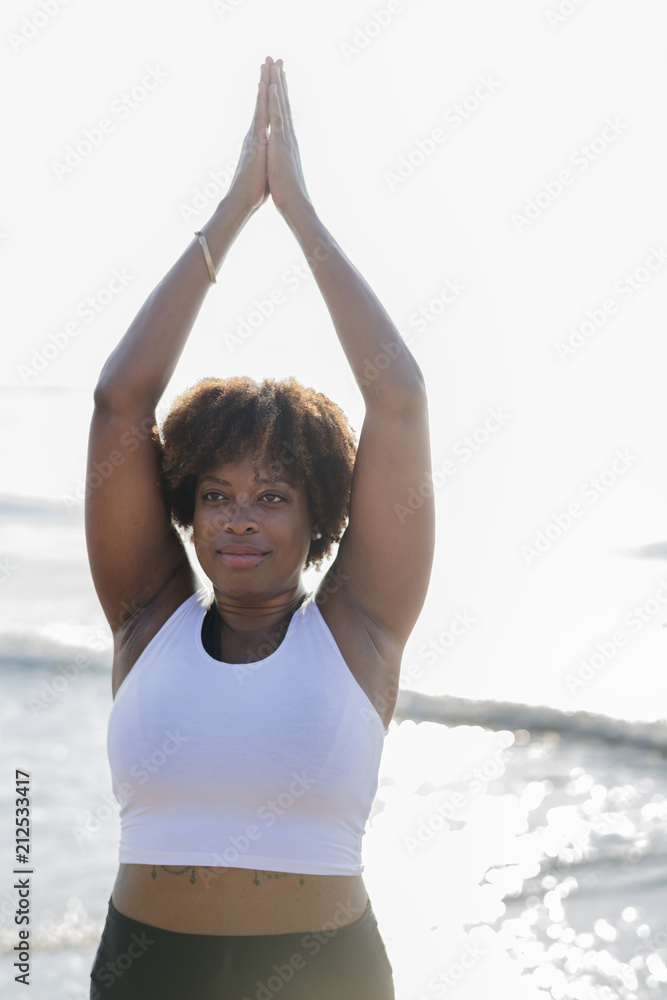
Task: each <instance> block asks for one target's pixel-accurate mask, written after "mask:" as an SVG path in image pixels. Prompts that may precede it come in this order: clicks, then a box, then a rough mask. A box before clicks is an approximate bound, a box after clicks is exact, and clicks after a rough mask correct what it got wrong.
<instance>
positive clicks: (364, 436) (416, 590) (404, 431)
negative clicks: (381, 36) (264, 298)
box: [267, 60, 435, 647]
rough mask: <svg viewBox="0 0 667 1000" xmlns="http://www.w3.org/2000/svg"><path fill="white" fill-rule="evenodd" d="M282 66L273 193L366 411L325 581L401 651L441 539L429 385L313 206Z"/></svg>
mask: <svg viewBox="0 0 667 1000" xmlns="http://www.w3.org/2000/svg"><path fill="white" fill-rule="evenodd" d="M280 63H281V61H280V60H278V63H277V64H276V65H275V66H274V67H272V69H271V85H270V87H269V115H270V124H271V133H270V137H269V144H268V150H267V169H268V178H269V187H270V190H271V195H272V198H273V200H274V202H275V203H276V207H277V208H278V210H279V211H280V213H281V214H282V215H283V217H284V219H285V221H286V222H287V224H288V226H289V227H290V229H291V230H292V232H293V233H294V235H295V237H296V239H297V240H298V242H299V244H300V246H301V248H302V250H303V252H304V254H305V255H306V256H307V257H308V258H314V260H316V261H317V266H316V267H314V268H313V272H314V277H315V280H316V282H317V284H318V287H319V289H320V291H321V293H322V296H323V298H324V300H325V303H326V305H327V308H328V310H329V313H330V315H331V319H332V322H333V325H334V328H335V330H336V333H337V335H338V338H339V341H340V343H341V346H342V348H343V350H344V352H345V354H346V357H347V359H348V362H349V363H350V367H351V368H352V372H353V374H354V377H355V379H356V382H357V385H358V386H359V388H360V390H361V393H362V395H363V398H364V403H365V408H366V412H365V417H364V422H363V426H362V429H361V433H360V436H359V446H358V449H357V456H356V461H355V466H354V475H353V480H352V494H351V500H350V515H349V523H348V527H347V529H346V531H345V533H344V535H343V538H342V539H341V543H340V546H339V549H338V554H337V557H336V560H335V562H334V564H333V566H332V567H331V569H330V571H329V575H330V577H331V579H332V580H333V581H336V585H337V586H338V587H340V589H341V590H342V591H343V592H344V594H345V596H346V598H347V599H348V601H349V602H350V604H351V605H352V606H353V607H354V608H359V609H361V610H362V611H363V612H365V614H366V616H367V617H368V618H369V619H370V621H371V623H372V624H373V625H374V626H379V627H380V628H381V629H382V631H383V633H384V634H386V635H387V636H388V637H390V638H392V639H394V640H395V641H396V644H397V646H400V647H402V646H403V645H404V644H405V642H406V641H407V638H408V636H409V635H410V632H411V631H412V629H413V628H414V625H415V622H416V621H417V618H418V617H419V613H420V611H421V609H422V606H423V603H424V599H425V596H426V592H427V588H428V582H429V579H430V574H431V566H432V561H433V549H434V538H435V514H434V506H435V505H434V500H433V483H432V481H431V480H430V479H429V475H430V472H431V456H430V444H429V425H428V408H427V399H426V391H425V385H424V378H423V375H422V372H421V370H420V368H419V366H418V364H417V362H416V360H415V358H414V357H413V356H412V354H411V353H410V351H409V350H408V348H407V346H406V344H405V342H404V341H403V339H402V337H401V336H400V334H399V332H398V330H397V329H396V327H395V325H394V323H393V322H392V320H391V319H390V317H389V315H388V314H387V312H386V310H385V309H384V307H383V306H382V304H381V303H380V301H379V300H378V298H377V296H376V295H375V293H374V292H373V291H372V289H371V288H370V287H369V285H368V284H367V282H366V281H365V280H364V278H363V277H362V276H361V274H360V273H359V271H357V269H356V268H355V267H354V265H353V264H352V263H351V262H350V261H349V260H348V258H347V257H346V256H345V254H344V253H343V251H342V250H341V248H340V247H339V245H338V244H337V243H336V241H335V240H334V239H333V237H332V236H331V234H330V232H329V231H328V230H327V229H326V227H325V226H324V225H323V223H322V222H321V221H320V219H319V217H318V215H317V213H316V211H315V208H314V207H313V204H312V202H311V200H310V198H309V196H308V193H307V191H306V186H305V183H304V180H303V172H302V169H301V162H300V157H299V151H298V145H297V141H296V136H295V133H294V125H293V122H292V115H291V111H290V106H289V98H288V94H287V87H286V83H285V75H284V70H283V67H282V65H281V64H280ZM318 349H319V348H318ZM325 589H326V587H325ZM370 631H372V629H371V630H370Z"/></svg>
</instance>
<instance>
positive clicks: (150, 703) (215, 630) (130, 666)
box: [86, 57, 434, 1000]
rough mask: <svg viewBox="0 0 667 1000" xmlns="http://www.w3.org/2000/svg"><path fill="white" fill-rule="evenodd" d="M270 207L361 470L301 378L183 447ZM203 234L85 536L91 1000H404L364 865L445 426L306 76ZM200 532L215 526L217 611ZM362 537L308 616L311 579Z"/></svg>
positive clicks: (101, 420)
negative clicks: (317, 174) (106, 797)
mask: <svg viewBox="0 0 667 1000" xmlns="http://www.w3.org/2000/svg"><path fill="white" fill-rule="evenodd" d="M269 194H270V195H271V197H272V198H273V202H274V204H275V206H276V208H277V209H278V211H279V212H280V214H281V215H282V216H283V218H284V219H285V221H286V222H287V224H288V225H289V227H290V229H291V230H292V232H293V233H294V235H295V236H296V238H297V240H298V242H299V245H300V246H301V248H302V250H303V251H304V254H305V256H306V258H307V259H309V260H312V261H313V264H312V267H313V271H314V276H315V279H316V281H317V284H318V287H319V288H320V291H321V292H322V295H323V296H324V299H325V302H326V305H327V307H328V309H329V312H330V314H331V317H332V321H333V324H334V327H335V329H336V333H337V335H338V337H339V340H340V343H341V345H342V347H343V350H344V351H345V354H346V356H347V359H348V361H349V363H350V365H351V367H352V371H353V373H354V376H355V378H356V380H357V383H358V385H359V387H360V389H361V392H362V394H363V398H364V402H365V417H364V422H363V427H362V430H361V434H360V439H359V445H358V448H357V449H355V447H354V441H353V438H352V433H351V431H350V428H349V426H348V424H347V421H346V419H345V417H344V415H343V414H342V411H340V409H339V408H338V407H337V406H336V405H335V404H334V403H332V402H331V401H330V400H328V399H327V398H326V397H324V396H322V395H321V394H320V393H316V392H314V391H313V390H309V389H305V388H304V387H303V386H300V385H299V384H298V383H296V382H295V381H294V380H293V379H286V380H283V381H282V382H275V381H274V380H271V379H266V380H264V382H263V383H262V384H261V385H259V386H258V385H257V384H256V383H254V382H253V381H252V380H250V379H247V378H242V377H237V378H228V379H226V380H220V379H203V380H202V381H201V382H199V383H198V384H197V385H196V386H195V387H194V388H192V389H190V390H188V391H187V392H186V393H184V394H183V395H182V396H181V397H179V399H178V400H177V401H176V403H175V404H174V406H173V408H172V410H171V411H170V413H169V415H168V417H167V419H166V421H165V423H164V425H163V428H162V436H163V440H160V438H159V436H158V434H157V429H156V428H155V427H154V424H155V409H156V406H157V403H158V402H159V400H160V398H161V396H162V394H163V392H164V390H165V387H166V385H167V383H168V381H169V379H170V377H171V375H172V373H173V371H174V368H175V366H176V364H177V362H178V359H179V357H180V354H181V351H182V350H183V347H184V345H185V342H186V339H187V337H188V334H189V332H190V330H191V328H192V326H193V324H194V321H195V318H196V316H197V313H198V311H199V309H200V307H201V305H202V302H203V299H204V296H205V294H206V292H207V291H208V288H209V285H210V284H211V283H213V282H214V281H215V272H217V271H218V270H219V268H220V267H221V265H222V262H223V261H224V258H225V256H226V254H227V251H228V250H229V247H230V246H231V243H232V241H233V240H234V238H235V237H236V236H237V235H238V233H239V232H240V230H241V229H242V227H243V225H244V224H245V223H246V222H247V220H248V219H249V218H250V216H251V215H252V214H253V213H254V212H256V211H257V209H258V208H259V207H260V206H261V205H263V204H264V202H265V201H266V199H267V198H268V196H269ZM201 234H202V237H203V241H202V240H201V239H200V238H198V239H195V240H193V241H192V243H191V244H190V246H189V247H188V249H187V250H186V251H185V252H184V253H183V255H182V256H181V257H180V259H179V260H178V261H177V262H176V264H175V265H174V266H173V267H172V269H171V270H170V271H169V273H168V274H167V275H166V277H165V278H164V279H163V280H162V282H160V284H159V285H158V286H157V287H156V289H155V290H154V291H153V292H152V294H151V295H150V296H149V298H148V299H147V301H146V302H145V303H144V305H143V307H142V308H141V310H140V311H139V313H138V315H137V317H136V318H135V320H134V322H133V323H132V325H131V326H130V328H129V329H128V331H127V333H126V334H125V336H124V337H123V339H122V340H121V341H120V343H119V345H118V346H117V348H116V349H115V350H114V351H113V353H112V354H111V355H110V357H109V359H108V360H107V362H106V364H105V366H104V368H103V370H102V373H101V375H100V378H99V381H98V384H97V387H96V390H95V410H94V415H93V418H92V423H91V430H90V442H89V455H88V462H89V465H88V470H89V490H88V498H87V503H86V537H87V543H88V550H89V556H90V565H91V571H92V574H93V579H94V583H95V587H96V589H97V593H98V596H99V599H100V602H101V604H102V607H103V610H104V613H105V615H106V617H107V619H108V621H109V624H110V626H111V629H112V631H113V636H114V660H113V674H112V687H113V695H114V699H115V700H114V704H113V706H112V710H111V713H110V718H109V745H108V748H109V759H110V764H111V770H112V778H113V786H114V792H115V794H116V796H117V798H118V800H119V802H120V804H121V847H120V855H119V860H120V862H121V863H120V867H119V871H118V877H117V879H116V882H115V884H114V887H113V890H112V894H111V898H110V900H109V911H108V915H107V921H106V924H105V928H104V932H103V935H102V939H101V941H100V946H99V949H98V952H97V955H96V958H95V962H94V964H93V969H92V970H91V997H96V998H99V997H109V998H120V997H122V998H137V997H144V998H147V997H155V998H158V997H159V998H160V1000H169V998H171V997H174V998H176V997H178V1000H184V998H187V1000H209V998H210V1000H213V998H223V997H224V998H226V1000H237V998H238V1000H242V998H244V1000H255V998H262V1000H266V998H268V997H272V996H274V995H278V994H279V995H280V997H281V1000H296V998H308V1000H315V998H317V1000H329V998H330V1000H334V998H336V1000H338V998H343V997H344V998H345V1000H357V998H359V1000H361V998H362V997H363V998H364V1000H390V998H392V997H393V996H394V988H393V979H392V968H391V965H390V962H389V960H388V957H387V954H386V951H385V948H384V944H383V942H382V939H381V937H380V934H379V930H378V926H377V922H376V920H375V917H374V914H373V910H372V907H371V904H370V900H369V898H368V893H367V891H366V889H365V886H364V882H363V879H362V877H361V872H362V870H363V868H362V865H361V863H360V858H361V853H360V844H361V837H362V835H363V828H364V825H365V823H366V821H367V819H368V815H369V813H370V809H371V805H372V801H373V796H374V794H375V791H376V789H377V780H378V779H377V775H378V767H379V762H380V755H381V752H382V745H383V738H384V735H385V734H386V731H387V729H388V726H389V722H390V720H391V717H392V713H393V710H394V707H395V703H396V696H397V693H398V678H399V670H400V664H401V654H402V650H403V648H404V646H405V643H406V641H407V639H408V636H409V635H410V633H411V631H412V629H413V627H414V624H415V622H416V620H417V617H418V615H419V612H420V610H421V608H422V605H423V601H424V598H425V594H426V590H427V585H428V580H429V576H430V571H431V562H432V553H433V542H434V517H433V503H432V499H431V496H430V494H432V487H431V483H430V481H429V478H428V473H429V469H430V454H429V438H428V418H427V403H426V395H425V390H424V381H423V377H422V374H421V372H420V370H419V367H418V366H417V364H416V362H415V360H414V358H413V357H412V355H411V354H410V352H409V351H408V350H407V348H406V347H405V345H404V343H403V341H402V339H401V337H400V335H399V334H398V331H397V330H396V328H395V326H394V324H393V323H392V322H391V320H390V319H389V317H388V315H387V313H386V312H385V310H384V309H383V307H382V305H381V304H380V302H379V301H378V300H377V298H376V297H375V295H374V294H373V292H372V291H371V289H370V288H369V287H368V285H367V284H366V282H365V281H364V279H363V278H362V277H361V275H360V274H359V273H358V272H357V271H356V269H355V268H354V267H353V266H352V265H351V263H350V262H349V261H348V259H347V258H346V257H345V255H344V254H343V252H342V250H341V249H340V248H339V247H338V245H337V244H336V243H335V241H334V240H333V238H332V237H331V235H330V233H329V232H328V230H327V229H326V228H325V227H324V225H323V224H322V222H321V221H320V220H319V218H318V216H317V214H316V212H315V209H314V207H313V204H312V202H311V200H310V197H309V195H308V193H307V190H306V185H305V182H304V178H303V173H302V169H301V163H300V157H299V150H298V146H297V141H296V137H295V134H294V126H293V122H292V116H291V111H290V105H289V100H288V96H287V89H286V84H285V74H284V70H283V65H282V60H277V61H276V62H274V61H273V60H272V59H271V58H270V57H269V58H267V59H266V61H265V63H264V64H263V65H262V67H261V79H260V82H259V86H258V94H257V103H256V108H255V113H254V117H253V122H252V125H251V127H250V130H249V131H248V134H247V136H246V138H245V140H244V144H243V147H242V150H241V156H240V159H239V164H238V167H237V170H236V173H235V175H234V178H233V180H232V183H231V186H230V189H229V191H228V193H227V195H226V196H225V197H224V198H223V200H222V202H221V203H220V205H219V206H218V208H217V209H216V211H215V212H214V214H213V216H212V217H211V219H210V220H209V221H208V222H207V223H206V225H205V226H204V227H203V229H202V230H201ZM314 350H315V351H318V350H319V345H317V346H316V347H314ZM103 463H106V464H103ZM420 487H421V488H420ZM411 490H412V491H414V492H412V493H411V492H410V491H411ZM415 496H417V497H418V502H411V503H408V501H409V498H410V497H412V498H414V497H415ZM346 521H347V527H345V522H346ZM176 524H178V525H181V526H184V527H191V528H192V535H191V537H192V539H193V541H194V546H195V550H196V554H197V558H198V560H199V562H200V564H201V566H202V569H203V570H204V572H205V574H206V576H207V577H208V578H209V579H210V581H211V583H212V585H213V594H212V595H211V594H210V593H206V592H205V591H203V590H202V588H201V585H200V583H199V580H198V578H197V576H196V575H195V573H194V570H193V569H192V566H191V564H190V562H189V560H188V556H187V554H186V550H185V548H184V545H183V543H182V540H181V537H180V536H179V534H178V532H177V531H176V528H175V525H176ZM341 535H342V538H341ZM339 540H340V544H339V547H338V552H337V555H336V558H335V561H334V562H333V564H332V565H331V567H330V568H329V570H328V572H327V573H326V574H325V575H324V577H323V579H322V582H321V583H320V584H319V586H318V588H317V591H316V592H315V593H313V594H307V593H306V591H305V587H304V583H303V580H302V575H301V574H302V570H303V569H304V568H305V566H307V565H309V564H311V563H315V564H317V563H318V562H320V561H321V560H322V559H323V558H324V557H325V556H326V555H328V553H329V552H330V551H331V548H332V545H333V543H334V542H336V541H339Z"/></svg>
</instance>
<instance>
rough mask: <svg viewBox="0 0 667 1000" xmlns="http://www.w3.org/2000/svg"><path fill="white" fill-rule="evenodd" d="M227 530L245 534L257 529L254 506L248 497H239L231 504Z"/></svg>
mask: <svg viewBox="0 0 667 1000" xmlns="http://www.w3.org/2000/svg"><path fill="white" fill-rule="evenodd" d="M226 518H227V520H226V523H225V531H232V532H234V534H238V535H240V534H244V533H245V532H247V531H256V530H257V521H256V518H255V516H254V513H253V507H252V504H251V503H250V501H249V499H248V498H247V497H244V496H243V495H242V496H241V497H239V499H238V500H237V502H236V503H233V504H230V507H229V509H228V511H227V514H226Z"/></svg>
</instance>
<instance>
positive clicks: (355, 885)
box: [111, 864, 368, 934]
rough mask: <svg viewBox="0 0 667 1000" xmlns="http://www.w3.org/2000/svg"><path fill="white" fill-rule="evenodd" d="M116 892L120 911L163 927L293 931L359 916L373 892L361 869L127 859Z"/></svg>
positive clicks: (225, 931) (195, 931) (200, 931)
mask: <svg viewBox="0 0 667 1000" xmlns="http://www.w3.org/2000/svg"><path fill="white" fill-rule="evenodd" d="M111 898H112V901H113V905H114V906H115V907H116V909H117V910H118V911H119V912H120V913H123V914H125V916H127V917H131V918H133V919H134V920H140V921H142V922H143V923H146V924H152V926H153V927H161V928H162V929H163V930H170V931H180V932H181V933H185V934H188V933H189V934H292V933H298V932H300V931H304V932H306V931H320V930H327V929H328V930H331V929H333V928H335V927H344V926H345V925H346V924H350V923H353V922H354V921H355V920H359V919H360V917H361V916H362V915H363V913H364V910H365V909H366V904H367V902H368V893H367V891H366V887H365V885H364V881H363V878H362V876H361V875H307V874H303V875H299V874H291V873H285V872H266V871H256V870H255V869H254V868H221V867H217V868H212V867H211V868H207V867H202V866H198V865H194V866H193V865H188V866H186V865H136V864H121V865H120V867H119V869H118V875H117V877H116V882H115V885H114V887H113V890H112V896H111Z"/></svg>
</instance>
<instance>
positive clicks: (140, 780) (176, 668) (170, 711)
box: [107, 590, 388, 875]
mask: <svg viewBox="0 0 667 1000" xmlns="http://www.w3.org/2000/svg"><path fill="white" fill-rule="evenodd" d="M211 597H212V594H211V593H210V592H206V591H205V590H199V591H197V593H195V594H192V595H191V597H189V598H188V599H187V600H186V601H184V602H183V603H182V604H181V605H180V607H178V608H177V609H176V611H174V613H173V614H172V615H171V617H170V618H169V619H168V621H166V622H165V624H164V625H163V626H162V628H161V629H160V631H159V632H158V633H157V635H156V636H155V637H154V638H153V639H152V640H151V642H150V643H149V644H148V646H147V647H146V649H145V650H144V651H143V653H142V654H141V656H140V657H139V659H138V660H137V662H136V663H135V664H134V666H133V667H132V669H131V670H130V672H129V674H128V675H127V676H126V677H125V679H124V680H123V682H122V684H121V685H120V688H119V689H118V691H117V693H116V699H115V701H114V703H113V705H112V707H111V711H110V714H109V725H108V737H107V750H108V755H109V763H110V766H111V777H112V787H113V792H114V795H115V797H116V799H117V800H118V803H119V805H120V807H121V809H120V823H121V835H120V850H119V854H118V860H119V862H121V863H136V864H158V865H180V864H182V865H205V866H223V867H233V868H255V869H258V870H264V871H283V872H292V873H302V874H311V875H359V874H361V872H362V871H363V870H364V866H363V865H362V863H361V841H362V837H363V835H364V830H365V826H366V823H367V821H368V817H369V814H370V811H371V807H372V805H373V800H374V798H375V793H376V791H377V787H378V771H379V766H380V758H381V755H382V749H383V745H384V736H385V735H386V733H387V732H388V729H385V728H384V725H383V723H382V720H381V718H380V716H379V715H378V712H377V710H376V709H375V707H374V706H373V704H372V702H371V701H370V700H369V698H368V697H367V695H366V693H365V692H364V691H363V689H362V688H361V687H360V685H359V684H358V682H357V681H356V679H355V677H354V675H353V674H352V673H351V671H350V669H349V667H348V666H347V664H346V663H345V660H344V659H343V656H342V654H341V652H340V650H339V649H338V646H337V645H336V642H335V640H334V637H333V635H332V634H331V632H330V630H329V628H328V627H327V625H326V622H325V621H324V618H323V617H322V615H321V613H320V610H319V608H318V606H317V604H316V602H315V594H314V593H313V594H311V595H309V597H308V598H307V599H306V601H305V602H304V603H303V604H302V605H301V606H300V607H298V608H297V610H296V611H295V612H294V614H293V616H292V618H291V619H290V622H289V625H288V628H287V632H286V634H285V637H284V639H283V640H282V642H281V643H280V645H279V646H278V648H277V649H276V650H274V652H273V653H271V654H270V655H269V656H267V657H266V658H265V659H263V660H258V661H257V662H255V663H225V662H221V661H220V660H216V659H214V658H213V657H212V656H210V655H209V654H208V653H207V652H206V650H205V649H204V646H203V643H202V638H201V631H202V623H203V620H204V616H205V614H206V611H207V608H208V605H209V604H210V601H211Z"/></svg>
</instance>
